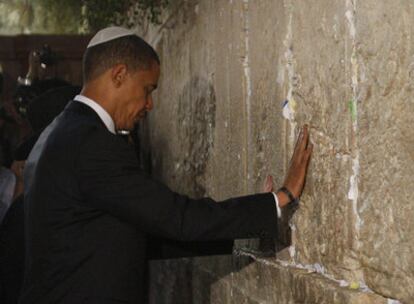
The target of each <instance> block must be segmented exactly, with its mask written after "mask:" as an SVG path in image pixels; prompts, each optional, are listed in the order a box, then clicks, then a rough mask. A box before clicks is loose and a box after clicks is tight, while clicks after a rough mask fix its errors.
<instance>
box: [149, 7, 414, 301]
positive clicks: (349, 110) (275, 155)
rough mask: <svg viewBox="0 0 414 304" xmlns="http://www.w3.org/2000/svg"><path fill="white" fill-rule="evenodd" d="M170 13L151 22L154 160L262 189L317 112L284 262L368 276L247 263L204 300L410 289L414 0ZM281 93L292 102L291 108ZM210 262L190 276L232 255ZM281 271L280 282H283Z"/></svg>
mask: <svg viewBox="0 0 414 304" xmlns="http://www.w3.org/2000/svg"><path fill="white" fill-rule="evenodd" d="M166 20H167V21H166V22H165V23H164V24H163V25H162V26H161V27H160V28H158V29H155V28H151V27H150V28H149V31H148V32H147V33H146V34H145V36H146V37H147V38H148V39H149V40H150V41H152V42H153V43H154V45H156V47H157V49H158V50H159V52H160V55H161V61H162V71H163V72H162V73H163V75H162V79H161V81H160V84H159V92H158V93H157V96H156V102H155V109H154V111H153V113H151V115H150V117H149V120H148V122H147V127H148V128H149V137H148V142H147V147H149V148H150V149H151V150H152V153H151V154H152V156H153V159H152V166H153V168H154V173H155V175H156V176H157V177H158V178H160V179H162V180H163V181H164V182H166V183H167V184H168V185H170V187H172V188H173V189H175V190H177V191H181V192H184V193H187V194H191V195H193V196H201V195H209V196H212V197H214V198H216V199H224V198H227V197H229V196H236V195H241V194H247V193H252V192H257V191H260V188H261V184H262V182H263V180H264V178H265V176H266V175H267V174H273V175H274V176H275V180H276V185H280V184H281V183H282V182H283V176H284V174H285V172H286V168H287V167H288V163H289V158H290V155H291V153H292V149H293V146H294V142H295V134H296V133H297V131H298V127H299V126H300V125H302V124H304V123H308V124H310V129H311V137H312V141H313V143H314V145H315V148H314V154H313V158H312V163H311V166H310V171H309V176H308V180H307V185H306V188H305V192H304V194H303V197H302V201H301V206H300V208H299V209H298V210H297V211H296V213H295V214H294V215H293V218H292V220H291V227H292V232H291V234H290V233H289V231H288V226H287V218H288V216H286V218H285V220H284V221H282V226H284V227H283V229H282V230H281V235H282V236H281V240H279V244H278V246H279V247H283V246H281V244H282V245H289V243H291V246H290V251H289V252H290V256H289V257H288V263H289V264H290V265H296V266H303V267H313V268H317V269H318V271H319V272H321V273H323V274H324V275H326V276H329V277H331V278H335V279H337V280H345V281H347V282H355V283H354V284H357V283H356V282H358V284H360V285H362V286H363V285H364V284H367V286H368V287H369V288H370V289H371V290H372V291H373V293H372V294H371V293H358V292H353V291H352V292H351V291H349V290H348V289H344V288H340V287H338V284H337V283H335V281H332V280H328V279H325V278H319V275H316V274H314V275H310V274H308V273H305V274H304V273H303V271H301V270H297V269H295V268H292V267H285V268H284V267H283V266H281V265H280V264H278V266H277V267H274V263H273V264H272V265H273V266H272V265H269V263H267V264H266V263H254V264H253V265H256V266H253V265H251V266H248V267H245V268H243V269H240V271H239V272H237V273H236V272H235V271H234V270H231V271H229V272H231V273H232V274H231V275H229V276H228V275H224V276H221V279H217V281H215V283H214V284H213V285H214V286H215V287H214V288H213V289H212V293H211V297H209V299H210V300H211V301H213V300H212V299H213V298H214V302H215V303H221V302H222V303H228V302H231V301H235V302H237V301H239V300H240V298H243V297H244V299H246V301H253V302H255V301H256V302H257V301H261V303H266V301H267V302H269V303H278V302H276V301H280V300H277V299H276V298H275V295H278V294H282V295H283V296H282V298H283V299H285V300H286V302H280V303H381V301H385V300H384V299H383V298H381V297H380V296H379V295H383V296H385V297H389V298H394V299H398V300H400V301H402V302H403V303H412V302H413V301H414V294H413V290H414V272H413V269H414V264H413V263H414V262H413V261H414V256H413V255H414V238H413V235H414V222H413V221H412V220H411V219H412V218H413V216H414V207H413V204H412V198H411V196H412V195H413V189H414V187H413V186H414V178H413V176H414V162H413V159H414V140H413V138H414V133H413V132H414V128H412V126H411V120H412V117H413V113H414V102H413V99H412V98H411V95H412V92H413V89H414V85H413V75H414V63H413V60H414V54H413V52H414V49H413V42H412V36H413V34H414V33H413V25H414V24H413V23H414V21H413V20H414V4H413V3H412V1H409V0H399V1H394V2H391V1H387V2H381V3H378V1H373V0H368V1H356V0H334V1H331V0H322V1H317V2H315V1H314V2H311V1H304V0H300V1H293V0H284V1H282V0H281V1H271V0H262V1H248V0H245V1H241V0H230V1H224V0H216V1H186V2H185V3H184V4H183V6H180V7H179V9H174V8H172V9H171V11H170V12H169V14H166ZM284 100H289V105H292V104H293V103H296V106H295V107H294V113H293V115H292V117H291V120H287V119H285V118H283V116H282V103H283V101H284ZM290 235H291V236H292V237H291V239H290ZM262 245H263V242H262V243H260V242H258V241H243V242H238V244H237V247H239V248H241V247H242V248H245V247H247V248H250V249H255V250H257V249H260V248H262V247H263V246H262ZM178 263H179V262H178ZM194 263H196V262H194ZM226 263H229V264H228V265H227V264H226ZM196 264H197V263H196ZM257 264H258V265H260V266H257ZM214 265H215V264H214V263H212V264H211V265H209V266H210V267H211V270H206V268H205V267H204V268H202V269H203V271H202V273H209V277H210V279H207V278H205V276H204V275H201V274H199V273H198V272H197V274H195V273H193V274H192V278H193V279H194V278H195V277H197V278H204V279H205V280H207V281H208V280H211V277H214V276H215V275H216V273H215V272H216V271H218V270H217V269H220V268H224V269H226V270H228V268H227V267H230V266H231V267H233V264H232V262H229V261H228V260H227V262H226V260H225V259H224V260H223V261H222V264H221V266H220V267H214ZM225 265H227V266H225ZM310 265H311V266H310ZM192 267H193V268H194V269H199V268H200V265H199V264H197V265H192ZM275 269H276V270H275ZM314 276H318V278H314ZM273 277H274V278H275V279H274V281H273V279H272V278H273ZM285 277H288V280H287V281H288V282H289V285H288V284H287V283H286V285H284V284H285V283H279V278H285ZM264 278H266V279H264ZM204 279H200V280H201V281H198V283H197V284H202V283H200V282H202V281H203V280H204ZM269 282H271V283H269ZM288 286H290V287H288ZM254 289H257V290H260V291H261V293H260V295H257V296H256V292H255V291H254ZM344 290H345V291H346V292H344ZM229 294H233V298H231V297H230V298H229ZM236 294H237V296H236ZM201 298H202V296H201V294H200V298H199V299H201ZM236 298H237V299H238V300H237V301H236V300H234V299H236ZM377 299H380V300H378V301H379V302H375V301H377ZM200 301H201V300H200ZM226 301H227V302H226ZM272 301H274V302H272ZM289 301H290V302H289ZM370 301H371V302H370ZM240 302H242V301H241V300H240ZM200 303H201V302H200Z"/></svg>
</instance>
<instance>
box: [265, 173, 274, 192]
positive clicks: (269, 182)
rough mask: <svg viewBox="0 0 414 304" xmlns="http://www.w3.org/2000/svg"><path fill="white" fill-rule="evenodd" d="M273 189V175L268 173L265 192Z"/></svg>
mask: <svg viewBox="0 0 414 304" xmlns="http://www.w3.org/2000/svg"><path fill="white" fill-rule="evenodd" d="M272 191H273V176H271V175H268V176H267V177H266V180H265V184H264V186H263V192H272Z"/></svg>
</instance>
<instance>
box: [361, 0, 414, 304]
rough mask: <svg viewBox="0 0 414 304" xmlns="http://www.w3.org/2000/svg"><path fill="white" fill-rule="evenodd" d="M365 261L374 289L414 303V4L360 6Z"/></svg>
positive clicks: (362, 254) (362, 244) (403, 2)
mask: <svg viewBox="0 0 414 304" xmlns="http://www.w3.org/2000/svg"><path fill="white" fill-rule="evenodd" d="M356 20H357V26H356V37H357V41H358V65H359V99H358V107H359V110H358V127H359V132H358V133H359V136H358V138H359V143H358V146H359V154H360V160H361V164H360V189H361V190H360V196H359V198H358V201H359V204H358V205H359V206H358V207H359V211H360V214H361V219H362V224H361V262H362V266H363V270H364V277H365V280H366V282H367V284H368V286H369V287H371V288H372V289H373V290H375V291H376V292H378V293H381V294H384V295H386V296H389V297H393V298H397V299H400V300H402V301H403V302H404V303H413V301H414V221H413V218H414V205H413V203H412V202H413V198H412V194H413V189H414V187H413V186H414V177H413V176H414V161H413V160H414V128H413V127H412V126H413V125H412V121H413V117H414V116H413V115H414V114H413V113H414V99H413V88H414V86H413V83H414V82H413V79H414V78H413V72H414V42H413V40H412V37H413V35H414V30H413V29H414V27H413V20H414V3H413V2H412V1H409V0H407V1H383V2H378V1H372V0H368V1H358V3H357V7H356Z"/></svg>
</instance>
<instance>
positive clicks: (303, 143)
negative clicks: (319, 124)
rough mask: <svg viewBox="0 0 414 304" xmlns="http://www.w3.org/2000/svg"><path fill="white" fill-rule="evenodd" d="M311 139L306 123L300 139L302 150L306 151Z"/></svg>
mask: <svg viewBox="0 0 414 304" xmlns="http://www.w3.org/2000/svg"><path fill="white" fill-rule="evenodd" d="M308 141H309V132H308V125H304V126H303V128H302V138H301V141H300V150H301V151H304V150H305V149H306V147H307V145H308Z"/></svg>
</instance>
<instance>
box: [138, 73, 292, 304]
mask: <svg viewBox="0 0 414 304" xmlns="http://www.w3.org/2000/svg"><path fill="white" fill-rule="evenodd" d="M172 102H177V105H176V108H175V109H176V113H172V115H171V117H175V119H176V120H177V122H176V123H173V125H175V126H176V128H175V129H172V130H170V132H171V134H167V138H162V137H161V136H160V134H157V142H156V143H152V142H151V136H150V134H151V132H150V131H151V130H150V127H151V126H150V125H149V124H148V122H146V123H144V124H143V125H142V126H141V130H140V131H141V132H140V133H141V142H142V144H141V147H142V148H143V151H141V152H142V153H141V161H142V165H143V167H144V168H145V170H146V171H147V172H148V173H149V174H151V175H152V176H153V177H155V178H157V179H161V180H163V175H162V173H163V172H164V171H165V168H172V169H171V170H174V172H173V174H171V175H173V178H174V180H175V182H174V187H175V188H174V190H175V191H177V192H179V193H183V194H186V195H189V196H191V197H194V198H200V197H203V196H206V195H208V190H207V189H206V180H205V175H206V170H207V164H208V161H209V158H210V154H211V152H212V150H213V147H214V132H215V126H216V121H215V119H216V94H215V90H214V86H213V84H212V83H211V82H210V81H208V80H207V79H205V78H203V77H200V76H195V77H192V78H191V79H190V80H189V81H188V82H187V83H186V85H185V86H184V87H183V90H182V91H181V94H179V96H178V100H177V101H172ZM174 114H175V115H174ZM152 127H154V126H152ZM155 127H156V126H155ZM173 136H174V137H175V138H173ZM169 141H175V143H170V142H169ZM171 146H174V147H176V149H178V151H174V153H172V152H170V150H169V149H170V148H169V147H171ZM177 152H178V153H177ZM169 153H171V155H169ZM172 155H178V156H177V157H175V158H172ZM167 162H172V163H167ZM293 213H294V209H293V208H290V210H289V212H286V214H285V216H284V218H283V220H282V221H281V224H280V225H279V231H280V235H281V236H280V238H279V239H277V240H273V239H270V240H264V239H263V240H254V241H253V242H256V244H258V246H255V247H254V249H253V250H254V251H255V255H259V256H275V252H278V251H280V250H282V249H284V248H286V247H288V246H289V245H290V242H291V234H290V229H289V228H288V225H287V222H288V221H289V219H290V218H291V216H292V215H293ZM148 248H149V252H148V254H149V257H150V259H151V261H150V263H149V276H150V278H149V286H148V288H149V302H150V303H210V300H211V290H212V286H213V285H214V284H215V283H216V282H217V281H219V280H220V278H223V277H225V276H227V275H229V274H230V273H231V272H234V271H239V270H241V269H242V268H244V267H246V266H248V265H249V264H250V263H251V262H252V260H251V259H250V258H248V257H245V256H243V255H242V254H239V253H240V252H241V251H251V247H250V246H247V248H238V249H237V250H236V251H234V252H233V241H232V240H231V241H215V242H178V241H173V240H165V239H159V238H151V239H149V243H148ZM212 255H220V256H217V257H215V258H211V259H209V258H202V259H190V258H188V257H196V256H212ZM183 257H187V258H183ZM211 261H214V263H219V264H220V267H216V268H218V269H220V272H219V273H215V274H214V275H213V274H212V273H209V271H208V269H209V266H211V265H209V264H210V263H211ZM195 269H197V270H195ZM200 269H205V270H202V271H201V273H200ZM166 274H168V275H166ZM198 284H202V286H201V285H200V286H198ZM160 289H162V290H163V291H162V292H160ZM166 296H167V298H164V297H166Z"/></svg>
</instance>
